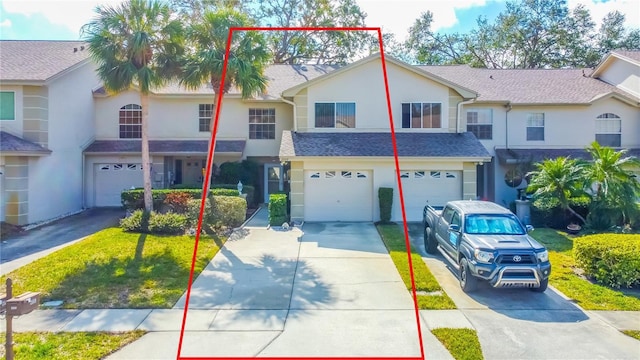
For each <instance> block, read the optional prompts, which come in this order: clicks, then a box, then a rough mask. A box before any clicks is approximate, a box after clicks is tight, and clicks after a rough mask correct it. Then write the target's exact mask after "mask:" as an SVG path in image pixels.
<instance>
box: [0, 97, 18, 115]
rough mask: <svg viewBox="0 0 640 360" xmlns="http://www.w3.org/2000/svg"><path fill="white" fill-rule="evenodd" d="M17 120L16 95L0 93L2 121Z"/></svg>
mask: <svg viewBox="0 0 640 360" xmlns="http://www.w3.org/2000/svg"><path fill="white" fill-rule="evenodd" d="M15 119H16V93H14V92H13V91H0V120H15Z"/></svg>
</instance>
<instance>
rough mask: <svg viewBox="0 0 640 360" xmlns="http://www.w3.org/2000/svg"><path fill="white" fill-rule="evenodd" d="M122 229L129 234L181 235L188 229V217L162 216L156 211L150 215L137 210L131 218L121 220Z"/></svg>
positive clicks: (180, 215) (168, 214)
mask: <svg viewBox="0 0 640 360" xmlns="http://www.w3.org/2000/svg"><path fill="white" fill-rule="evenodd" d="M120 227H122V229H123V230H124V231H129V232H139V233H151V234H172V235H173V234H181V233H183V232H184V230H185V229H186V227H187V217H186V216H185V215H182V214H175V213H166V214H160V213H157V212H155V211H152V212H151V213H148V212H146V211H144V210H136V211H134V212H133V213H132V214H131V216H129V217H127V218H124V219H122V220H120Z"/></svg>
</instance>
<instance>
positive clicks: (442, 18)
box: [0, 0, 640, 40]
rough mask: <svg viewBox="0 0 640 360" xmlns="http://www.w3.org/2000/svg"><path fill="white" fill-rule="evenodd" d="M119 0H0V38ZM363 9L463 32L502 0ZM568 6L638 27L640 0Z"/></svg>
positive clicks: (401, 1)
mask: <svg viewBox="0 0 640 360" xmlns="http://www.w3.org/2000/svg"><path fill="white" fill-rule="evenodd" d="M121 1H122V0H0V39H14V40H16V39H19V40H27V39H30V40H78V39H79V38H80V27H81V26H82V24H85V23H86V22H88V21H89V20H90V19H91V17H92V16H93V9H94V8H95V6H96V5H98V4H104V3H118V2H121ZM356 1H357V2H358V4H359V5H360V7H361V8H362V9H363V10H364V11H365V12H366V13H367V14H368V16H367V23H368V24H367V25H369V26H376V27H377V26H381V27H382V28H383V30H384V31H390V32H393V33H395V34H396V36H397V38H398V39H404V38H405V37H406V33H407V29H408V28H409V27H410V26H411V24H412V23H413V21H414V20H415V19H416V18H417V17H418V15H419V14H420V13H421V12H424V11H427V10H431V11H432V12H433V13H434V29H435V30H438V31H446V32H454V31H459V32H465V31H468V30H469V29H471V28H472V27H474V26H475V22H476V19H477V18H478V16H480V15H484V16H487V17H488V18H489V19H493V18H495V16H496V15H497V14H498V13H499V12H500V11H501V10H503V9H504V0H356ZM568 1H569V6H570V7H571V8H573V7H574V6H575V5H577V4H578V3H582V4H585V5H586V6H587V7H588V8H589V9H590V11H591V15H592V17H593V18H594V20H596V21H598V22H599V21H600V19H601V18H602V17H603V16H604V15H605V14H606V13H607V12H608V11H611V10H614V9H617V10H619V11H621V12H623V13H625V15H626V16H627V25H630V26H633V27H640V0H568Z"/></svg>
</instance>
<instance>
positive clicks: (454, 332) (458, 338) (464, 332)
mask: <svg viewBox="0 0 640 360" xmlns="http://www.w3.org/2000/svg"><path fill="white" fill-rule="evenodd" d="M431 332H432V333H433V335H435V337H436V338H438V340H439V341H440V342H441V343H442V344H443V345H444V347H445V348H447V350H449V353H450V354H451V356H453V358H454V359H456V360H481V359H484V357H483V356H482V347H481V346H480V341H479V340H478V335H477V333H476V331H475V330H471V329H451V328H439V329H433V330H431Z"/></svg>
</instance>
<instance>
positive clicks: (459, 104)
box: [456, 99, 475, 133]
mask: <svg viewBox="0 0 640 360" xmlns="http://www.w3.org/2000/svg"><path fill="white" fill-rule="evenodd" d="M474 101H475V99H471V100H466V101H460V102H459V103H458V110H457V112H456V133H460V118H461V113H462V105H468V104H473V102H474Z"/></svg>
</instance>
